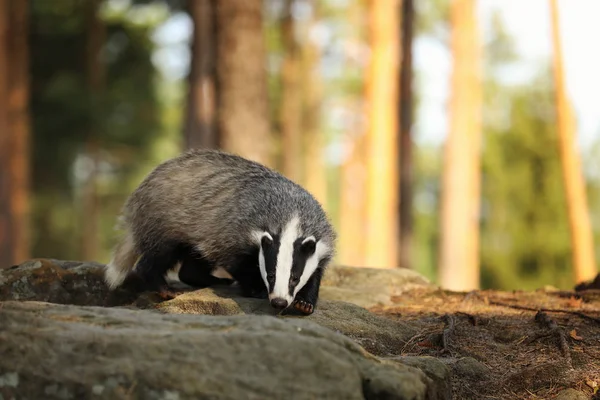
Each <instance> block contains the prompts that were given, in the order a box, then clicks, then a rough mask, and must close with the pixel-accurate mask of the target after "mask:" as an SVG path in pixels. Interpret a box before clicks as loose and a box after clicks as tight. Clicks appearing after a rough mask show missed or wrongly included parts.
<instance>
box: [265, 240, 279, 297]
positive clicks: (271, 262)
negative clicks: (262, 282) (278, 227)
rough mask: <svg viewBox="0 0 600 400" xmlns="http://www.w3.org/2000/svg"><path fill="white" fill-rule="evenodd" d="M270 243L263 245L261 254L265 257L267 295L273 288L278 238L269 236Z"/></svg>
mask: <svg viewBox="0 0 600 400" xmlns="http://www.w3.org/2000/svg"><path fill="white" fill-rule="evenodd" d="M271 237H272V238H273V241H272V242H267V244H266V245H263V246H262V248H263V254H264V256H265V270H266V271H267V282H268V283H269V293H271V292H272V291H273V287H274V286H275V269H276V268H277V253H279V245H280V237H279V235H273V234H271Z"/></svg>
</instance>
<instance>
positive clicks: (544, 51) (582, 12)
mask: <svg viewBox="0 0 600 400" xmlns="http://www.w3.org/2000/svg"><path fill="white" fill-rule="evenodd" d="M558 5H559V18H560V28H561V41H562V47H563V56H564V60H565V74H566V76H565V80H566V85H567V92H568V95H569V97H570V99H571V101H572V104H573V107H574V109H575V113H576V118H577V121H578V132H577V134H578V140H579V143H580V146H589V144H591V142H592V141H593V140H595V139H599V138H600V52H598V51H595V50H593V49H594V47H595V44H596V43H597V38H600V23H598V20H599V18H600V1H599V0H559V1H558ZM494 10H499V11H500V12H501V15H502V18H503V21H504V24H505V26H506V28H507V30H508V32H509V33H510V34H511V35H512V36H514V37H515V38H516V41H515V42H516V45H517V47H518V48H517V51H518V53H519V56H520V58H521V60H520V61H519V63H518V64H517V66H518V67H517V68H514V69H511V71H512V72H511V73H512V74H514V76H512V77H510V78H512V79H511V80H512V81H514V82H519V81H526V80H527V79H529V78H531V76H532V74H533V73H534V72H535V71H536V68H538V67H539V65H540V61H544V60H548V59H549V58H550V57H551V56H552V48H551V45H552V44H551V31H550V14H549V1H548V0H479V10H478V14H479V25H480V29H481V32H482V34H483V35H484V37H485V33H486V24H487V23H489V21H490V16H491V14H492V12H493V11H494ZM414 52H415V68H417V69H418V70H419V71H420V74H422V79H421V80H420V81H419V90H420V91H421V96H422V101H423V104H422V106H421V107H420V109H419V110H418V115H417V120H416V124H415V139H416V141H417V143H435V144H439V143H441V142H442V141H443V140H444V138H445V136H446V131H447V129H446V126H447V119H446V117H447V114H446V109H445V107H446V102H447V99H448V79H449V76H450V69H451V58H450V54H449V53H448V51H447V49H446V48H444V47H443V46H442V45H441V44H438V43H437V42H435V41H433V40H430V39H425V38H419V39H417V41H416V42H415V45H414Z"/></svg>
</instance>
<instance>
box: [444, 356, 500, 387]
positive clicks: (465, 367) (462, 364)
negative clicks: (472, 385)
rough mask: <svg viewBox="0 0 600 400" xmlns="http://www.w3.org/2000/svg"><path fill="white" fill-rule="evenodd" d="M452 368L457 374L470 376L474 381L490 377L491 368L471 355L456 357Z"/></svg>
mask: <svg viewBox="0 0 600 400" xmlns="http://www.w3.org/2000/svg"><path fill="white" fill-rule="evenodd" d="M450 365H451V368H452V370H453V371H454V373H455V374H456V375H459V376H464V377H469V378H471V379H472V380H474V381H483V380H486V379H488V378H489V377H490V374H491V371H490V369H489V368H488V367H487V366H486V365H485V364H484V363H482V362H480V361H477V360H476V359H474V358H471V357H463V358H459V359H458V360H456V359H455V361H454V362H452V363H451V364H450Z"/></svg>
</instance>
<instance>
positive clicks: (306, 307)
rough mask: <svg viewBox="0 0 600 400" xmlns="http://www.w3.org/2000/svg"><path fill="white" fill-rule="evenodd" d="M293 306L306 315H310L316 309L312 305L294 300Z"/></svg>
mask: <svg viewBox="0 0 600 400" xmlns="http://www.w3.org/2000/svg"><path fill="white" fill-rule="evenodd" d="M293 306H294V308H295V309H296V310H298V311H300V312H301V313H302V314H304V315H310V314H312V313H313V311H314V310H315V307H314V306H313V305H312V304H310V303H309V302H307V301H304V300H300V299H297V300H294V303H293Z"/></svg>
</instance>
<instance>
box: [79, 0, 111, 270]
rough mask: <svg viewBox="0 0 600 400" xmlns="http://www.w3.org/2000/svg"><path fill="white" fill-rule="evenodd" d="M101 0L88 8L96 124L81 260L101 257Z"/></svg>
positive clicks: (90, 139)
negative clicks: (99, 114)
mask: <svg viewBox="0 0 600 400" xmlns="http://www.w3.org/2000/svg"><path fill="white" fill-rule="evenodd" d="M99 5H100V0H90V1H89V3H88V5H87V7H88V8H87V10H86V11H87V20H86V23H87V38H86V40H87V42H86V63H87V65H86V74H87V85H88V93H89V99H90V106H91V115H92V122H91V124H90V127H89V131H88V132H87V135H88V136H87V141H86V147H85V156H86V158H87V159H88V160H89V166H90V170H89V175H88V176H87V179H86V181H85V182H84V186H83V199H82V216H81V218H82V219H81V221H82V222H81V226H82V234H81V257H82V258H83V259H84V260H95V259H96V257H97V256H98V248H99V244H100V236H99V231H98V222H99V221H98V220H99V213H100V208H99V198H98V196H99V195H98V187H97V186H98V168H99V161H100V160H99V157H100V144H99V140H100V136H101V132H99V121H100V119H99V118H98V113H99V107H100V101H99V100H100V96H101V92H102V90H103V88H104V82H105V70H104V64H103V61H102V59H101V51H102V46H103V45H104V41H105V37H106V27H105V25H104V23H103V22H102V21H101V20H100V16H99V15H98V8H99Z"/></svg>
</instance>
